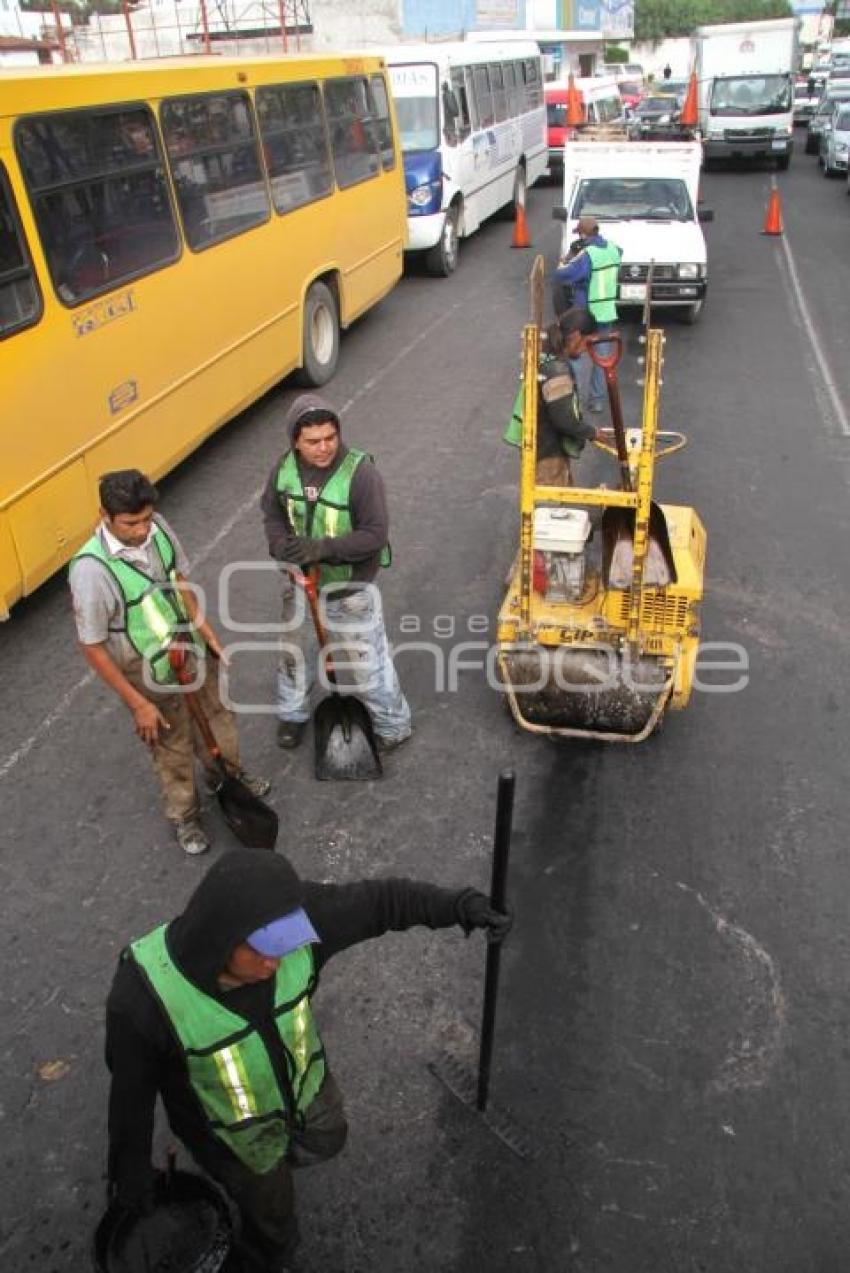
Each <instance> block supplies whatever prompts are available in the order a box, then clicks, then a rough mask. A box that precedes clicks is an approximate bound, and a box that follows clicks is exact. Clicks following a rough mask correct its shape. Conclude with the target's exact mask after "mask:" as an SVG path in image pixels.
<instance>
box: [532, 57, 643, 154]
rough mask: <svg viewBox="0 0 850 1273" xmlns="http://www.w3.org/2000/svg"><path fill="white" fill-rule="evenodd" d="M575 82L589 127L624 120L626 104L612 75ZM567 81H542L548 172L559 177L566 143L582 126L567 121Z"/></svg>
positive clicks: (579, 79)
mask: <svg viewBox="0 0 850 1273" xmlns="http://www.w3.org/2000/svg"><path fill="white" fill-rule="evenodd" d="M575 86H576V88H577V90H578V94H579V97H580V99H581V105H582V113H583V115H584V121H583V122H584V123H585V124H587V125H588V126H590V127H596V126H598V125H600V124H618V123H622V122H623V121H624V112H625V105H624V103H623V99H622V98H621V96H620V93H619V91H618V85H617V81H616V80H615V79H614V78H613V77H607V78H603V77H602V76H594V77H593V78H590V79H587V78H578V79H576V80H575ZM568 88H569V86H568V84H567V83H566V82H565V81H559V80H556V81H553V82H552V83H549V84H544V85H543V95H544V98H545V101H546V126H547V130H548V134H549V136H548V141H549V175H550V177H559V176H560V175H561V173H562V172H563V170H564V143H565V142H568V141H573V140H574V138H576V137H577V136H579V130H578V129H576V128H572V127H570V126H568V124H567V92H568Z"/></svg>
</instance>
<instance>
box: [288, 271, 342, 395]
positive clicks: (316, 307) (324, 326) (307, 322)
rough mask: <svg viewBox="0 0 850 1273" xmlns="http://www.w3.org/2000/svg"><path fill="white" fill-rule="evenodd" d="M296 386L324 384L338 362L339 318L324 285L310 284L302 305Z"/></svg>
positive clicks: (332, 295)
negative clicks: (300, 355) (299, 355)
mask: <svg viewBox="0 0 850 1273" xmlns="http://www.w3.org/2000/svg"><path fill="white" fill-rule="evenodd" d="M303 342H304V343H303V353H302V361H301V367H300V369H299V370H298V371H297V372H296V373H295V379H296V380H297V382H298V384H300V385H308V386H309V387H311V388H313V387H318V386H319V385H323V384H327V382H328V381H329V380H330V378H331V376H332V375H333V374H334V372H335V371H336V364H337V361H338V359H339V314H338V313H337V307H336V300H335V299H334V294H333V292H332V291H331V289H330V288H329V287H328V286H327V284H326V283H319V282H317V283H313V285H312V286H311V288H310V290H309V291H308V293H307V297H306V300H305V301H304V336H303Z"/></svg>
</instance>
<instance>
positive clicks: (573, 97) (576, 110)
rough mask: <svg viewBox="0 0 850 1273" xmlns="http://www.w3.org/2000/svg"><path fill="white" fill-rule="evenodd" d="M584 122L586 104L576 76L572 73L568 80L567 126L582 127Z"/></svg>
mask: <svg viewBox="0 0 850 1273" xmlns="http://www.w3.org/2000/svg"><path fill="white" fill-rule="evenodd" d="M583 123H584V104H583V102H582V96H581V91H580V89H577V88H576V81H575V76H574V75H572V74H570V77H569V79H568V80H567V128H581V126H582V124H583Z"/></svg>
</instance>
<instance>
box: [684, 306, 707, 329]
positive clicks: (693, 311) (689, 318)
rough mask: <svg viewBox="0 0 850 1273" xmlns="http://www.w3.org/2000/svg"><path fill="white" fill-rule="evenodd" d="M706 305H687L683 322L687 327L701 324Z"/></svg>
mask: <svg viewBox="0 0 850 1273" xmlns="http://www.w3.org/2000/svg"><path fill="white" fill-rule="evenodd" d="M704 304H705V302H704V301H694V303H693V305H686V306H685V308H684V309H683V310H682V322H683V323H684V324H685V325H686V326H687V327H693V326H694V324H695V323H698V322H699V318H700V314H701V313H702V307H703V305H704Z"/></svg>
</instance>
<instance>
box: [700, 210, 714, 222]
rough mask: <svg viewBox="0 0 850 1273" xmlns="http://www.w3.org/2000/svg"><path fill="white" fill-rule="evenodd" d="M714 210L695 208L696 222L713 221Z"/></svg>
mask: <svg viewBox="0 0 850 1273" xmlns="http://www.w3.org/2000/svg"><path fill="white" fill-rule="evenodd" d="M713 220H714V208H697V221H713Z"/></svg>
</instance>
